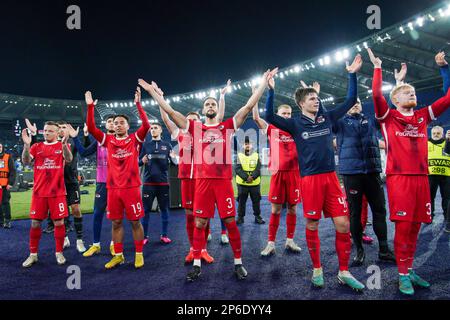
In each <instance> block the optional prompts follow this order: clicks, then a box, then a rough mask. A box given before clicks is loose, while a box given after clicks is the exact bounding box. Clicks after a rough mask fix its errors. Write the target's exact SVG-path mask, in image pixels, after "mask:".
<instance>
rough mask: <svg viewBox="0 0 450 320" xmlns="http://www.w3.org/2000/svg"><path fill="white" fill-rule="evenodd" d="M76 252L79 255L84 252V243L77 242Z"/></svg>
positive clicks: (81, 241)
mask: <svg viewBox="0 0 450 320" xmlns="http://www.w3.org/2000/svg"><path fill="white" fill-rule="evenodd" d="M77 250H78V252H79V253H83V252H85V251H86V247H85V246H84V242H83V240H81V239H78V240H77Z"/></svg>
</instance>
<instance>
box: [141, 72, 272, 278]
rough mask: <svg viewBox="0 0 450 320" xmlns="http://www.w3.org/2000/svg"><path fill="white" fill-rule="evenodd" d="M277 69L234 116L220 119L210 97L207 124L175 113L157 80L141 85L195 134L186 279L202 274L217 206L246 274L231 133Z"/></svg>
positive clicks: (239, 272)
mask: <svg viewBox="0 0 450 320" xmlns="http://www.w3.org/2000/svg"><path fill="white" fill-rule="evenodd" d="M277 71H278V69H275V70H273V71H272V72H271V71H267V72H266V73H265V74H264V77H263V81H262V83H261V85H260V86H259V88H258V90H257V91H256V92H255V93H254V94H253V95H252V96H251V98H250V100H249V101H248V102H247V104H246V105H245V106H244V107H242V108H241V109H240V110H239V111H238V112H237V113H236V114H235V116H234V117H233V118H230V119H228V120H225V121H223V122H219V121H218V119H217V115H218V105H217V101H216V100H215V99H214V98H207V99H206V100H205V102H204V104H203V114H204V115H205V116H206V120H205V124H202V123H200V122H195V121H193V120H187V119H186V117H185V116H183V115H182V114H181V113H179V112H176V111H175V110H174V109H173V108H172V107H171V106H170V105H169V104H168V103H167V102H166V101H165V99H164V98H163V97H162V96H161V95H160V94H158V90H159V88H158V87H157V85H156V83H152V84H151V85H150V84H148V83H146V82H145V81H144V80H140V81H139V84H140V85H141V86H142V87H143V88H144V89H145V90H147V91H148V92H149V93H150V95H151V96H152V97H153V98H154V99H155V100H156V101H157V102H158V104H159V105H160V107H161V108H162V109H163V110H164V111H165V112H167V114H168V115H169V117H171V118H172V120H173V121H174V122H175V124H176V125H177V126H178V127H179V128H181V129H183V130H185V131H187V132H189V133H190V134H191V136H192V137H193V147H194V178H195V197H194V207H193V208H194V216H195V230H194V238H193V244H194V245H193V247H194V266H193V269H192V270H191V271H190V272H189V273H188V275H187V277H186V279H187V281H189V282H192V281H195V280H196V279H198V278H199V276H200V275H201V251H202V249H203V248H204V247H205V241H206V235H205V227H206V225H207V223H208V219H210V218H213V217H214V209H215V207H216V205H217V209H218V211H219V215H220V218H221V219H222V220H224V222H225V225H226V227H227V229H228V234H229V237H230V244H231V248H232V250H233V253H234V265H235V275H236V277H237V278H238V279H239V280H243V279H245V278H246V277H247V270H245V268H244V266H243V264H242V246H241V237H240V233H239V230H238V227H237V224H236V220H235V216H236V207H235V200H234V191H233V185H232V180H231V179H232V161H231V153H232V150H231V143H232V140H231V139H232V136H233V134H234V132H235V131H236V130H238V128H239V127H240V126H241V125H242V124H243V123H244V121H245V119H246V117H247V115H248V114H249V113H250V112H251V111H252V108H253V107H254V106H255V105H256V104H257V102H258V100H259V99H260V98H261V96H262V94H263V93H264V91H265V88H266V86H267V82H268V81H269V79H271V78H272V77H273V76H274V75H275V74H276V73H277Z"/></svg>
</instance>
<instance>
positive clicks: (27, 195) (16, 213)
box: [11, 176, 270, 220]
mask: <svg viewBox="0 0 450 320" xmlns="http://www.w3.org/2000/svg"><path fill="white" fill-rule="evenodd" d="M269 186H270V176H263V177H262V179H261V194H262V195H267V194H268V193H269ZM233 188H234V190H235V195H236V196H237V188H236V182H235V181H234V180H233ZM83 190H87V191H88V192H89V194H82V195H81V212H82V213H83V214H90V213H92V209H93V208H94V196H95V185H90V186H88V187H81V191H83ZM30 204H31V190H29V191H26V192H11V216H12V219H13V220H18V219H29V213H30Z"/></svg>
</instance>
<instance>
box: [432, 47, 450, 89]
mask: <svg viewBox="0 0 450 320" xmlns="http://www.w3.org/2000/svg"><path fill="white" fill-rule="evenodd" d="M435 59H436V63H437V65H438V66H439V67H440V72H441V76H442V79H443V80H444V94H446V93H447V91H448V89H450V69H449V67H448V62H447V61H446V60H445V52H439V53H438V54H437V55H436V58H435Z"/></svg>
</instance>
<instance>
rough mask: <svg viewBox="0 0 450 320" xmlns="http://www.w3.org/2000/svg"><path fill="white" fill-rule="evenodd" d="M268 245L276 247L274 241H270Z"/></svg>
mask: <svg viewBox="0 0 450 320" xmlns="http://www.w3.org/2000/svg"><path fill="white" fill-rule="evenodd" d="M267 245H269V246H272V247H275V242H274V241H269V242H267Z"/></svg>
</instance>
